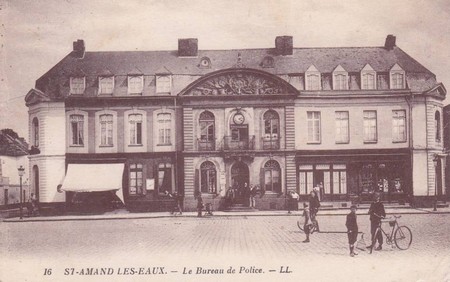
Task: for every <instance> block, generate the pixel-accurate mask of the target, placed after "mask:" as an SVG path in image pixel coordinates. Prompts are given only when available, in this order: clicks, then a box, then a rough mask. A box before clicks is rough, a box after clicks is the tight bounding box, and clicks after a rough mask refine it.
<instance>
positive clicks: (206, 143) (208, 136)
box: [199, 111, 215, 150]
mask: <svg viewBox="0 0 450 282" xmlns="http://www.w3.org/2000/svg"><path fill="white" fill-rule="evenodd" d="M214 121H215V118H214V115H213V114H212V113H211V112H208V111H204V112H202V113H201V114H200V117H199V125H200V142H199V150H214V140H215V124H214Z"/></svg>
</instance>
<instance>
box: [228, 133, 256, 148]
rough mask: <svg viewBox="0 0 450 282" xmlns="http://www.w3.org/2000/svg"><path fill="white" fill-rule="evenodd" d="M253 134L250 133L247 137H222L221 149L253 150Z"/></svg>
mask: <svg viewBox="0 0 450 282" xmlns="http://www.w3.org/2000/svg"><path fill="white" fill-rule="evenodd" d="M254 148H255V136H254V135H250V136H248V139H247V138H240V139H235V138H232V136H225V137H223V149H224V150H225V151H230V150H231V151H233V150H254Z"/></svg>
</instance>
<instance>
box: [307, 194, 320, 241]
mask: <svg viewBox="0 0 450 282" xmlns="http://www.w3.org/2000/svg"><path fill="white" fill-rule="evenodd" d="M319 207H320V201H319V197H318V196H317V193H316V192H315V191H311V194H310V198H309V211H310V215H311V221H312V223H313V230H311V233H313V232H314V231H317V232H320V229H319V222H318V221H317V219H316V215H317V212H318V211H319Z"/></svg>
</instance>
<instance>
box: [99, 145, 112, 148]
mask: <svg viewBox="0 0 450 282" xmlns="http://www.w3.org/2000/svg"><path fill="white" fill-rule="evenodd" d="M98 147H99V148H113V147H114V145H99V146H98Z"/></svg>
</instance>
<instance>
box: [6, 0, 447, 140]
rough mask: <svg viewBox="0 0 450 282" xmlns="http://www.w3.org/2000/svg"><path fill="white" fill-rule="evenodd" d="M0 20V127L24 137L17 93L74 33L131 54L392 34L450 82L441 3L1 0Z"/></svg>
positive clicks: (66, 47)
mask: <svg viewBox="0 0 450 282" xmlns="http://www.w3.org/2000/svg"><path fill="white" fill-rule="evenodd" d="M0 23H1V26H0V48H1V49H0V129H1V128H12V129H14V130H15V131H16V132H18V133H19V135H21V136H22V137H25V138H26V139H27V140H28V126H27V122H28V113H27V107H26V106H25V102H24V97H25V95H26V94H27V93H28V91H29V90H30V89H32V88H33V87H34V84H35V81H36V80H37V79H38V78H39V77H40V76H42V75H43V74H44V73H45V72H47V71H48V70H49V69H50V68H51V67H53V66H54V65H55V64H56V63H58V62H59V61H60V60H61V59H62V58H63V57H64V56H66V55H67V54H68V53H70V52H71V50H72V42H73V41H76V40H77V39H83V40H84V41H85V44H86V50H87V51H119V50H120V51H131V50H176V49H177V44H178V38H191V37H193V38H198V40H199V49H241V48H273V47H274V46H275V37H276V36H279V35H291V36H293V40H294V47H345V46H347V47H352V46H383V45H384V41H385V38H386V36H387V35H388V34H393V35H395V36H396V37H397V46H399V47H400V48H401V49H402V50H404V51H405V52H407V53H408V54H409V55H410V56H412V57H413V58H415V59H416V60H417V61H419V62H420V63H421V64H422V65H424V66H425V67H426V68H428V69H429V70H431V72H433V73H434V74H435V75H436V76H437V80H438V81H439V82H443V83H444V85H445V86H446V87H447V88H448V89H450V73H449V71H450V51H449V47H450V32H449V31H450V30H449V29H450V1H448V0H434V1H419V0H409V1H406V0H396V1H391V0H378V1H360V0H345V1H339V0H329V1H325V0H320V1H319V0H308V1H304V0H292V1H289V0H276V1H275V0H248V1H245V0H228V1H224V0H217V1H206V0H202V1H200V0H172V1H162V0H149V1H143V0H127V1H122V0H121V1H114V0H109V1H107V0H105V1H99V0H65V1H63V0H46V1H31V0H14V1H13V0H0ZM449 96H450V94H449ZM449 98H450V97H449ZM449 98H448V99H447V100H446V104H448V103H449V101H450V99H449Z"/></svg>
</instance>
